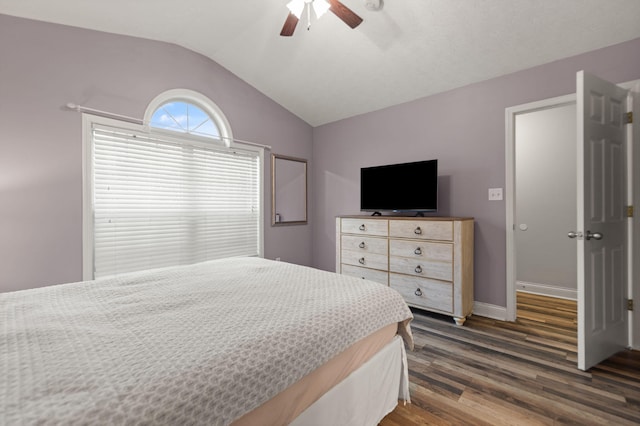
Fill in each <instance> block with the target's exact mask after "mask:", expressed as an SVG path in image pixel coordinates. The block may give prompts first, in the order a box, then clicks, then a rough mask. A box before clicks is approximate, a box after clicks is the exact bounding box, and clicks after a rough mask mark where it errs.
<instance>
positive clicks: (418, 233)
mask: <svg viewBox="0 0 640 426" xmlns="http://www.w3.org/2000/svg"><path fill="white" fill-rule="evenodd" d="M413 233H414V234H416V235H421V234H422V229H420V227H419V226H418V227H417V228H416V229H415V230H414V231H413Z"/></svg>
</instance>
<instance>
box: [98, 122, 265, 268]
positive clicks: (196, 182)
mask: <svg viewBox="0 0 640 426" xmlns="http://www.w3.org/2000/svg"><path fill="white" fill-rule="evenodd" d="M92 141H93V146H92V151H93V161H92V170H93V227H94V232H93V238H94V253H93V259H94V277H95V278H98V277H102V276H107V275H114V274H118V273H123V272H130V271H138V270H143V269H150V268H157V267H165V266H175V265H183V264H191V263H196V262H200V261H205V260H211V259H218V258H222V257H230V256H241V255H243V256H244V255H246V256H257V255H259V254H260V241H261V239H260V235H259V233H260V220H261V217H260V202H261V186H262V185H261V170H260V169H261V164H260V155H259V153H258V152H255V151H243V150H233V149H228V148H224V147H219V146H216V145H215V144H214V142H211V143H193V142H190V141H189V140H186V139H185V140H184V141H183V140H176V139H172V138H169V137H164V136H159V137H158V136H156V135H149V134H146V133H143V132H135V131H131V130H124V129H117V128H111V127H107V126H102V125H96V124H94V125H93V130H92Z"/></svg>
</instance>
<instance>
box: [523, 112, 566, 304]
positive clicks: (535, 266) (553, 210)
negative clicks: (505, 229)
mask: <svg viewBox="0 0 640 426" xmlns="http://www.w3.org/2000/svg"><path fill="white" fill-rule="evenodd" d="M575 123H576V104H575V102H568V103H561V104H557V105H552V106H549V107H548V108H543V109H535V110H532V111H528V110H525V111H522V112H521V113H519V114H517V115H516V116H515V141H514V142H515V182H516V184H515V224H516V227H515V230H514V237H515V252H516V259H515V261H516V290H518V291H525V292H529V293H535V294H540V295H543V296H550V297H560V298H563V299H571V300H576V298H577V254H576V249H575V242H574V241H572V240H570V239H569V238H567V231H568V230H571V229H575V228H576V214H577V212H576V203H577V201H576V174H577V171H576V143H575V141H576V125H575Z"/></svg>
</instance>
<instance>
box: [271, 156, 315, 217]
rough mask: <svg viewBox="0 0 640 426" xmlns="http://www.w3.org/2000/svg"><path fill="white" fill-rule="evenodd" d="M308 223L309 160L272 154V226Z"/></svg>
mask: <svg viewBox="0 0 640 426" xmlns="http://www.w3.org/2000/svg"><path fill="white" fill-rule="evenodd" d="M306 223H307V160H304V159H302V158H295V157H288V156H285V155H279V154H271V225H272V226H279V225H303V224H306Z"/></svg>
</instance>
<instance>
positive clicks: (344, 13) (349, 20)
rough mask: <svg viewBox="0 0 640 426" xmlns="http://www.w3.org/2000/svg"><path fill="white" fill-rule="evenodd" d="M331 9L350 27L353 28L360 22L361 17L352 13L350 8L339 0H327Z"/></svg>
mask: <svg viewBox="0 0 640 426" xmlns="http://www.w3.org/2000/svg"><path fill="white" fill-rule="evenodd" d="M329 4H331V8H330V9H329V10H330V11H332V12H333V13H334V14H335V15H336V16H337V17H338V18H340V19H342V20H343V21H344V23H345V24H347V25H348V26H350V27H351V28H355V27H357V26H358V25H360V24H361V23H362V18H361V17H359V16H358V15H356V14H355V13H353V11H352V10H351V9H349V8H348V7H347V6H345V5H344V4H342V3H341V2H340V1H339V0H329Z"/></svg>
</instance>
